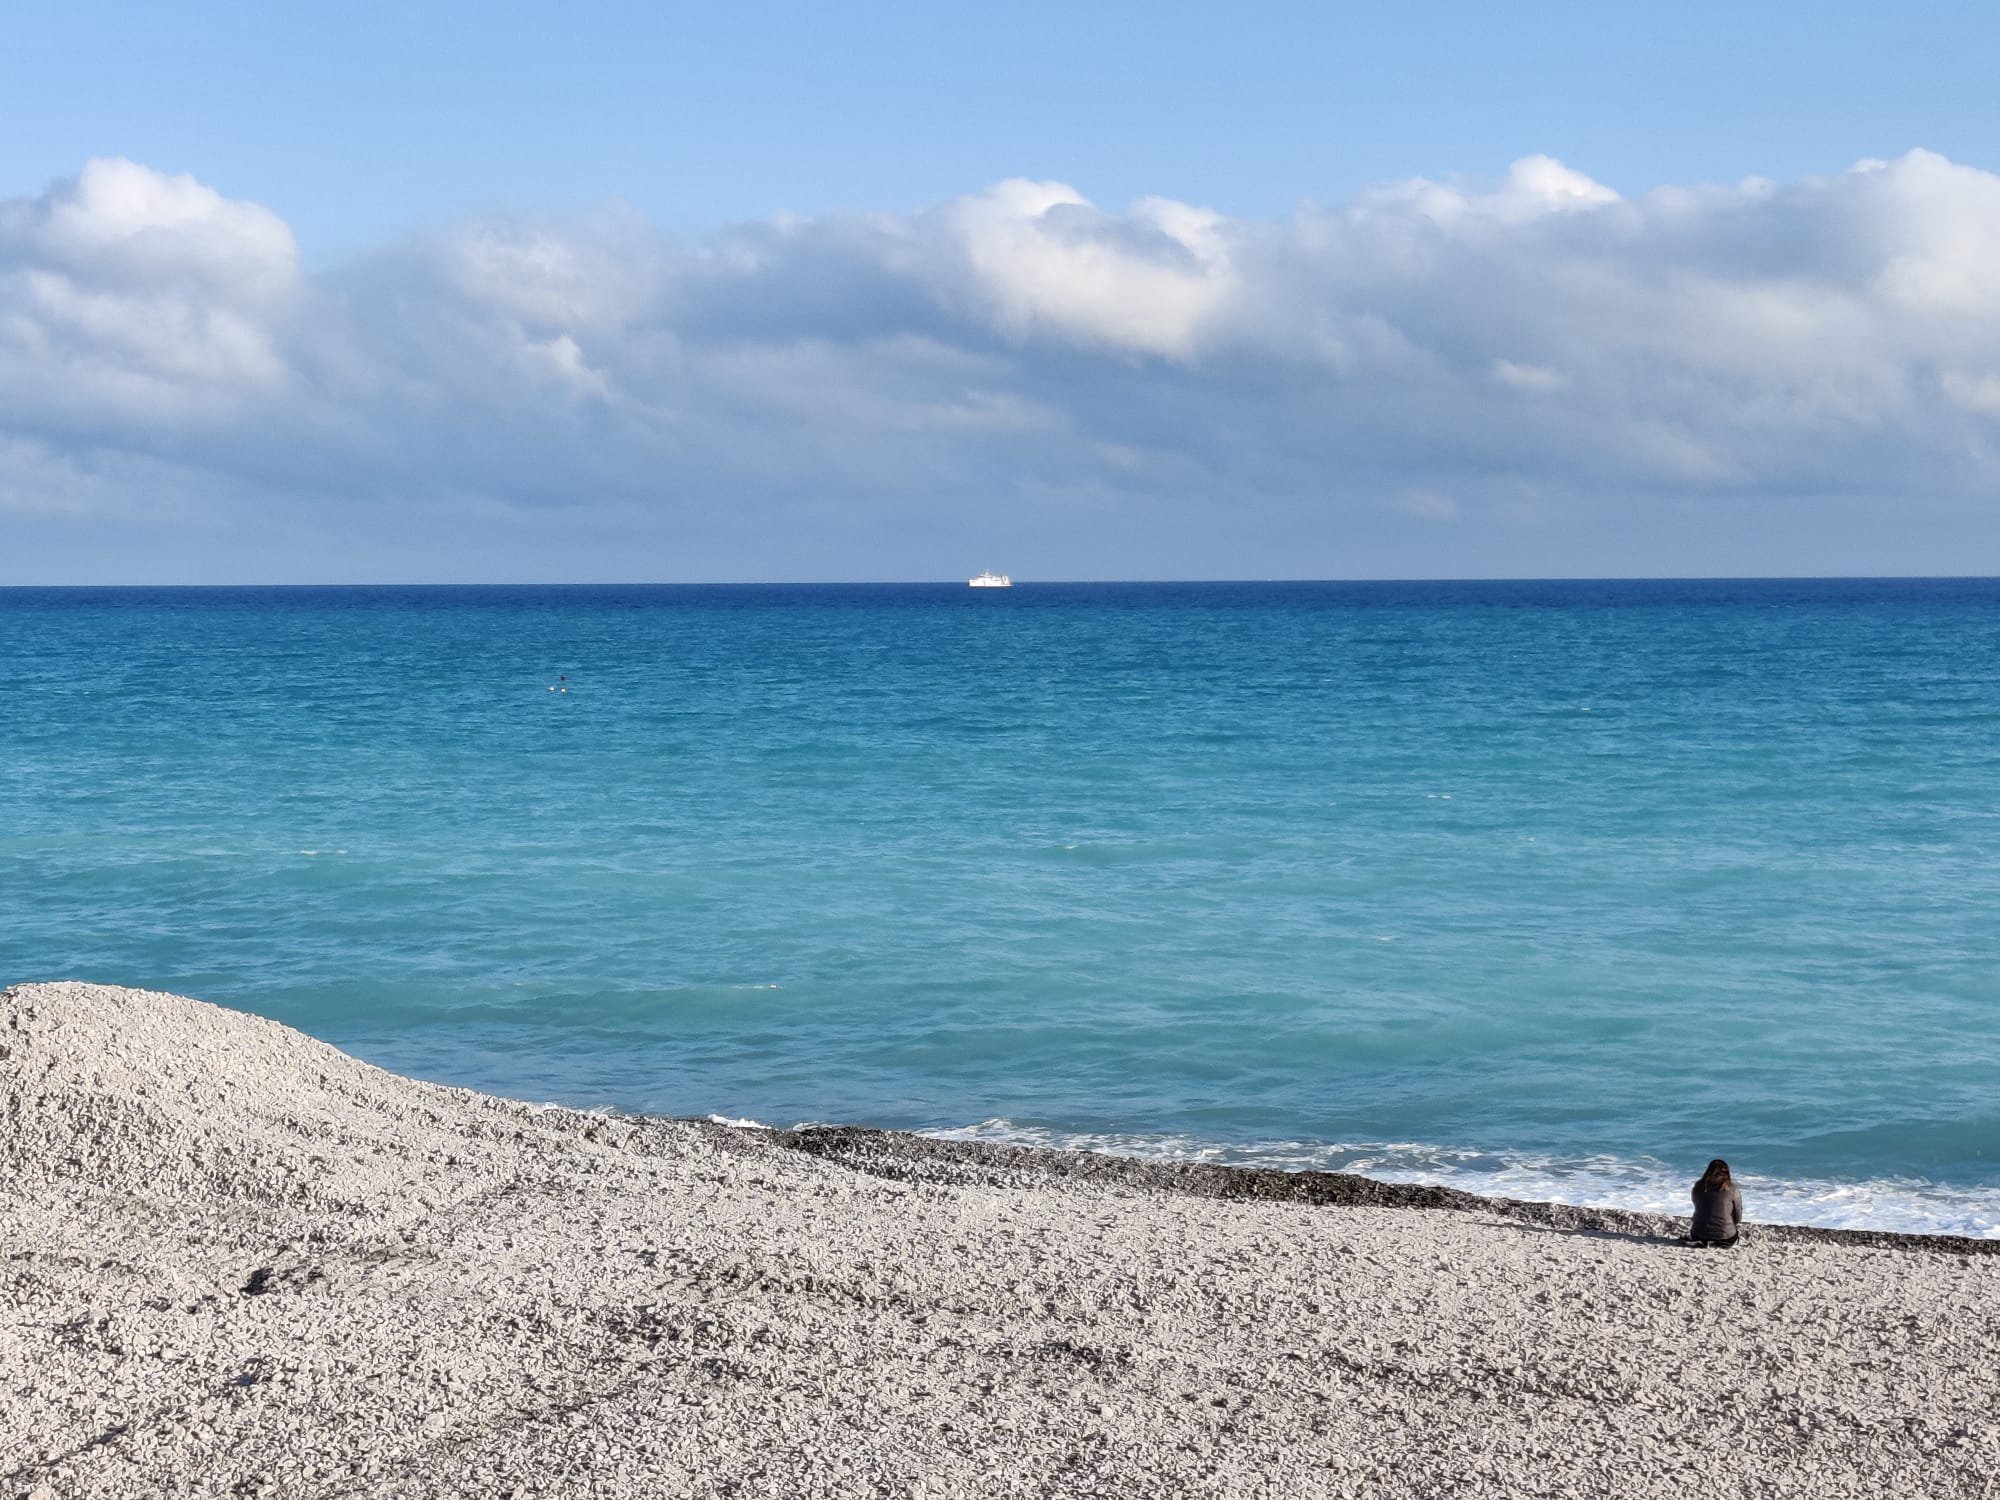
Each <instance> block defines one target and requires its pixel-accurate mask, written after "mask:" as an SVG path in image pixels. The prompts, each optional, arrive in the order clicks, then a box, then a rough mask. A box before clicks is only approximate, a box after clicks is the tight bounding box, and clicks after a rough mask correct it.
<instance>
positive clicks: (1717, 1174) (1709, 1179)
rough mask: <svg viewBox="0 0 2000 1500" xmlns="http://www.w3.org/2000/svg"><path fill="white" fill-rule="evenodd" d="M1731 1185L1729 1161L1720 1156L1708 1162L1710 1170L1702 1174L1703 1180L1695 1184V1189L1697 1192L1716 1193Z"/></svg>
mask: <svg viewBox="0 0 2000 1500" xmlns="http://www.w3.org/2000/svg"><path fill="white" fill-rule="evenodd" d="M1729 1186H1731V1181H1730V1176H1729V1163H1728V1162H1726V1161H1724V1160H1723V1159H1722V1158H1721V1157H1719V1156H1718V1157H1716V1159H1715V1160H1714V1161H1712V1162H1710V1163H1709V1164H1708V1170H1707V1171H1706V1172H1704V1173H1702V1174H1701V1181H1700V1182H1697V1183H1696V1184H1695V1185H1694V1190H1695V1191H1696V1192H1697V1193H1714V1192H1720V1191H1722V1190H1723V1189H1725V1188H1727V1187H1729Z"/></svg>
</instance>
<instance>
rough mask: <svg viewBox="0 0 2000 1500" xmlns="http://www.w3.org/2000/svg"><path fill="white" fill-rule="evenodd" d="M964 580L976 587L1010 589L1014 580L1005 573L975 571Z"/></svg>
mask: <svg viewBox="0 0 2000 1500" xmlns="http://www.w3.org/2000/svg"><path fill="white" fill-rule="evenodd" d="M965 581H966V583H967V584H968V585H969V586H971V587H972V588H976V589H1011V588H1012V587H1013V586H1014V580H1013V579H1011V578H1009V577H1008V576H1007V575H1006V574H1005V573H990V572H989V573H975V574H973V575H972V577H970V578H968V579H966V580H965Z"/></svg>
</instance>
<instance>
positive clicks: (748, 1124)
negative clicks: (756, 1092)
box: [707, 1115, 771, 1130]
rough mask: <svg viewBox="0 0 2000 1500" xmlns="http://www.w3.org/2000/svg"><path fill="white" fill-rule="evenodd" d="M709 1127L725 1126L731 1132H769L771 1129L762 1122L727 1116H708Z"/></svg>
mask: <svg viewBox="0 0 2000 1500" xmlns="http://www.w3.org/2000/svg"><path fill="white" fill-rule="evenodd" d="M707 1118H708V1123H709V1124H711V1125H727V1126H728V1127H729V1128H730V1129H731V1130H769V1129H770V1128H771V1127H770V1126H768V1125H766V1124H765V1123H764V1122H763V1121H762V1120H737V1119H732V1118H731V1117H730V1116H728V1115H709V1116H708V1117H707Z"/></svg>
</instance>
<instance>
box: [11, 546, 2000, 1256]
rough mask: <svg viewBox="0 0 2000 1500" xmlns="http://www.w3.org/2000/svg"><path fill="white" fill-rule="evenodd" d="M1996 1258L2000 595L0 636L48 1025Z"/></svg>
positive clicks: (99, 617) (172, 621)
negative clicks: (248, 1039) (1721, 1210)
mask: <svg viewBox="0 0 2000 1500" xmlns="http://www.w3.org/2000/svg"><path fill="white" fill-rule="evenodd" d="M36 979H85V980H94V981H103V982H107V983H116V984H124V985H134V986H141V987H145V988H150V989H162V990H170V991H175V992H178V993H182V994H187V995H194V996H199V997H201V998H204V999H207V1000H213V1001H216V1002H219V1003H221V1004H224V1005H228V1006H234V1007H239V1008H241V1009H244V1010H249V1011H255V1012H257V1013H259V1014H262V1015H266V1016H271V1017H274V1018H276V1019H277V1020H280V1021H283V1022H285V1023H287V1024H289V1025H292V1026H296V1027H299V1028H301V1029H302V1030H304V1031H307V1032H310V1033H312V1034H313V1035H315V1036H318V1037H322V1038H324V1039H326V1040H327V1041H329V1042H332V1043H334V1044H335V1045H337V1046H339V1047H342V1048H344V1049H346V1050H348V1051H350V1052H353V1053H355V1054H357V1055H359V1056H361V1057H363V1058H366V1059H368V1060H370V1061H372V1062H375V1063H379V1064H381V1065H382V1066H384V1067H387V1068H390V1069H394V1070H396V1071H398V1072H403V1073H409V1074H414V1075H417V1076H421V1077H424V1078H430V1079H436V1080H441V1081H444V1082H448V1083H453V1084H463V1085H469V1086H471V1087H474V1088H479V1089H484V1090H489V1091H493V1092H498V1093H501V1094H506V1095H511V1096H516V1097H519V1098H522V1099H529V1100H537V1101H552V1102H560V1103H563V1104H568V1105H574V1106H582V1107H587V1108H608V1109H616V1110H627V1111H642V1112H648V1113H661V1114H672V1115H696V1116H703V1115H712V1116H716V1117H719V1118H723V1119H727V1120H733V1121H761V1122H765V1123H770V1124H776V1125H794V1124H798V1123H802V1122H809V1121H813V1122H847V1123H861V1124H868V1125H877V1126H886V1127H893V1128H897V1129H905V1130H916V1131H923V1132H930V1133H935V1134H938V1135H944V1136H953V1137H971V1138H979V1139H988V1140H1001V1141H1018V1142H1027V1143H1032V1144H1037V1145H1051V1146H1065V1147H1083V1148H1089V1149H1092V1150H1101V1151H1110V1152H1119V1153H1124V1154H1130V1155H1138V1156H1148V1157H1172V1158H1188V1159H1200V1160H1206V1161H1216V1162H1237V1163H1257V1164H1264V1165H1271V1166H1280V1167H1293V1168H1304V1167H1315V1168H1328V1169H1338V1170H1343V1171H1357V1172H1365V1173H1368V1174H1370V1175H1373V1176H1376V1177H1382V1178H1388V1179H1393V1180H1402V1181H1425V1182H1439V1183H1446V1184H1449V1185H1452V1186H1456V1187H1461V1188H1466V1189H1470V1190H1472V1191H1476V1192H1482V1193H1497V1194H1504V1195H1508V1196H1512V1197H1519V1198H1538V1199H1556V1200H1564V1201H1571V1202H1579V1203H1595V1204H1614V1205H1624V1206H1630V1207H1635V1208H1642V1209H1664V1210H1673V1209H1677V1208H1679V1207H1681V1206H1682V1205H1684V1203H1685V1201H1686V1197H1687V1190H1688V1184H1689V1183H1690V1182H1691V1180H1692V1179H1693V1178H1694V1177H1695V1176H1696V1175H1697V1174H1698V1173H1699V1172H1700V1171H1701V1169H1702V1168H1703V1167H1704V1166H1705V1165H1706V1163H1707V1162H1708V1160H1709V1159H1710V1158H1711V1157H1714V1156H1722V1157H1724V1158H1726V1159H1728V1160H1729V1161H1730V1162H1731V1164H1732V1165H1733V1166H1734V1167H1735V1169H1736V1172H1737V1176H1738V1178H1739V1180H1740V1181H1741V1182H1742V1183H1743V1184H1744V1187H1745V1193H1746V1199H1747V1206H1748V1216H1749V1217H1750V1218H1751V1219H1752V1220H1755V1219H1759V1218H1763V1219H1769V1220H1785V1221H1790V1222H1795V1223H1813V1224H1824V1225H1835V1226H1850V1227H1867V1228H1880V1229H1899V1230H1915V1231H1929V1232H1949V1233H1957V1234H1969V1235H1979V1236H1986V1237H2000V581H1995V580H1989V579H1933V580H1814V581H1799V580H1783V581H1769V580H1729V581H1695V582H1676V581H1649V582H1630V581H1626V582H1469V583H1113V584H1086V583H1063V584H1055V583H1049V584H1037V583H1033V582H1026V583H1021V584H1018V585H1016V586H1015V587H1013V588H1011V589H968V588H966V587H965V585H964V583H963V582H953V583H949V584H936V585H929V584H894V585H826V586H749V585H745V586H699V587H697V586H644V587H638V586H635V587H529V586H522V587H437V588H401V587H381V588H215V589H140V588H95V589H29V588H15V589H4V590H0V982H17V981H24V980H36Z"/></svg>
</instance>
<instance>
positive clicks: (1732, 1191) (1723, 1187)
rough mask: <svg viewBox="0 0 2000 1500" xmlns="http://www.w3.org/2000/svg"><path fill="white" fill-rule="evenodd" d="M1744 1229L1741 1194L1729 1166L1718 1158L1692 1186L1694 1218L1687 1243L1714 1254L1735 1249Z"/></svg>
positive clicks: (1741, 1191)
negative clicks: (1706, 1247)
mask: <svg viewBox="0 0 2000 1500" xmlns="http://www.w3.org/2000/svg"><path fill="white" fill-rule="evenodd" d="M1742 1227H1743V1190H1742V1189H1741V1188H1739V1187H1738V1186H1737V1185H1736V1181H1735V1179H1734V1178H1732V1177H1731V1176H1730V1175H1729V1163H1728V1162H1726V1161H1724V1160H1723V1159H1722V1158H1721V1157H1719V1156H1718V1157H1717V1158H1716V1159H1715V1160H1714V1161H1712V1162H1710V1163H1709V1164H1708V1170H1707V1171H1706V1172H1704V1173H1702V1174H1701V1180H1700V1181H1699V1182H1697V1183H1696V1184H1695V1185H1694V1218H1693V1219H1692V1220H1691V1221H1690V1222H1689V1224H1688V1243H1689V1244H1690V1245H1707V1246H1709V1247H1711V1248H1713V1249H1716V1250H1730V1249H1733V1248H1735V1245H1736V1236H1737V1234H1738V1233H1739V1232H1740V1231H1741V1229H1742Z"/></svg>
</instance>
